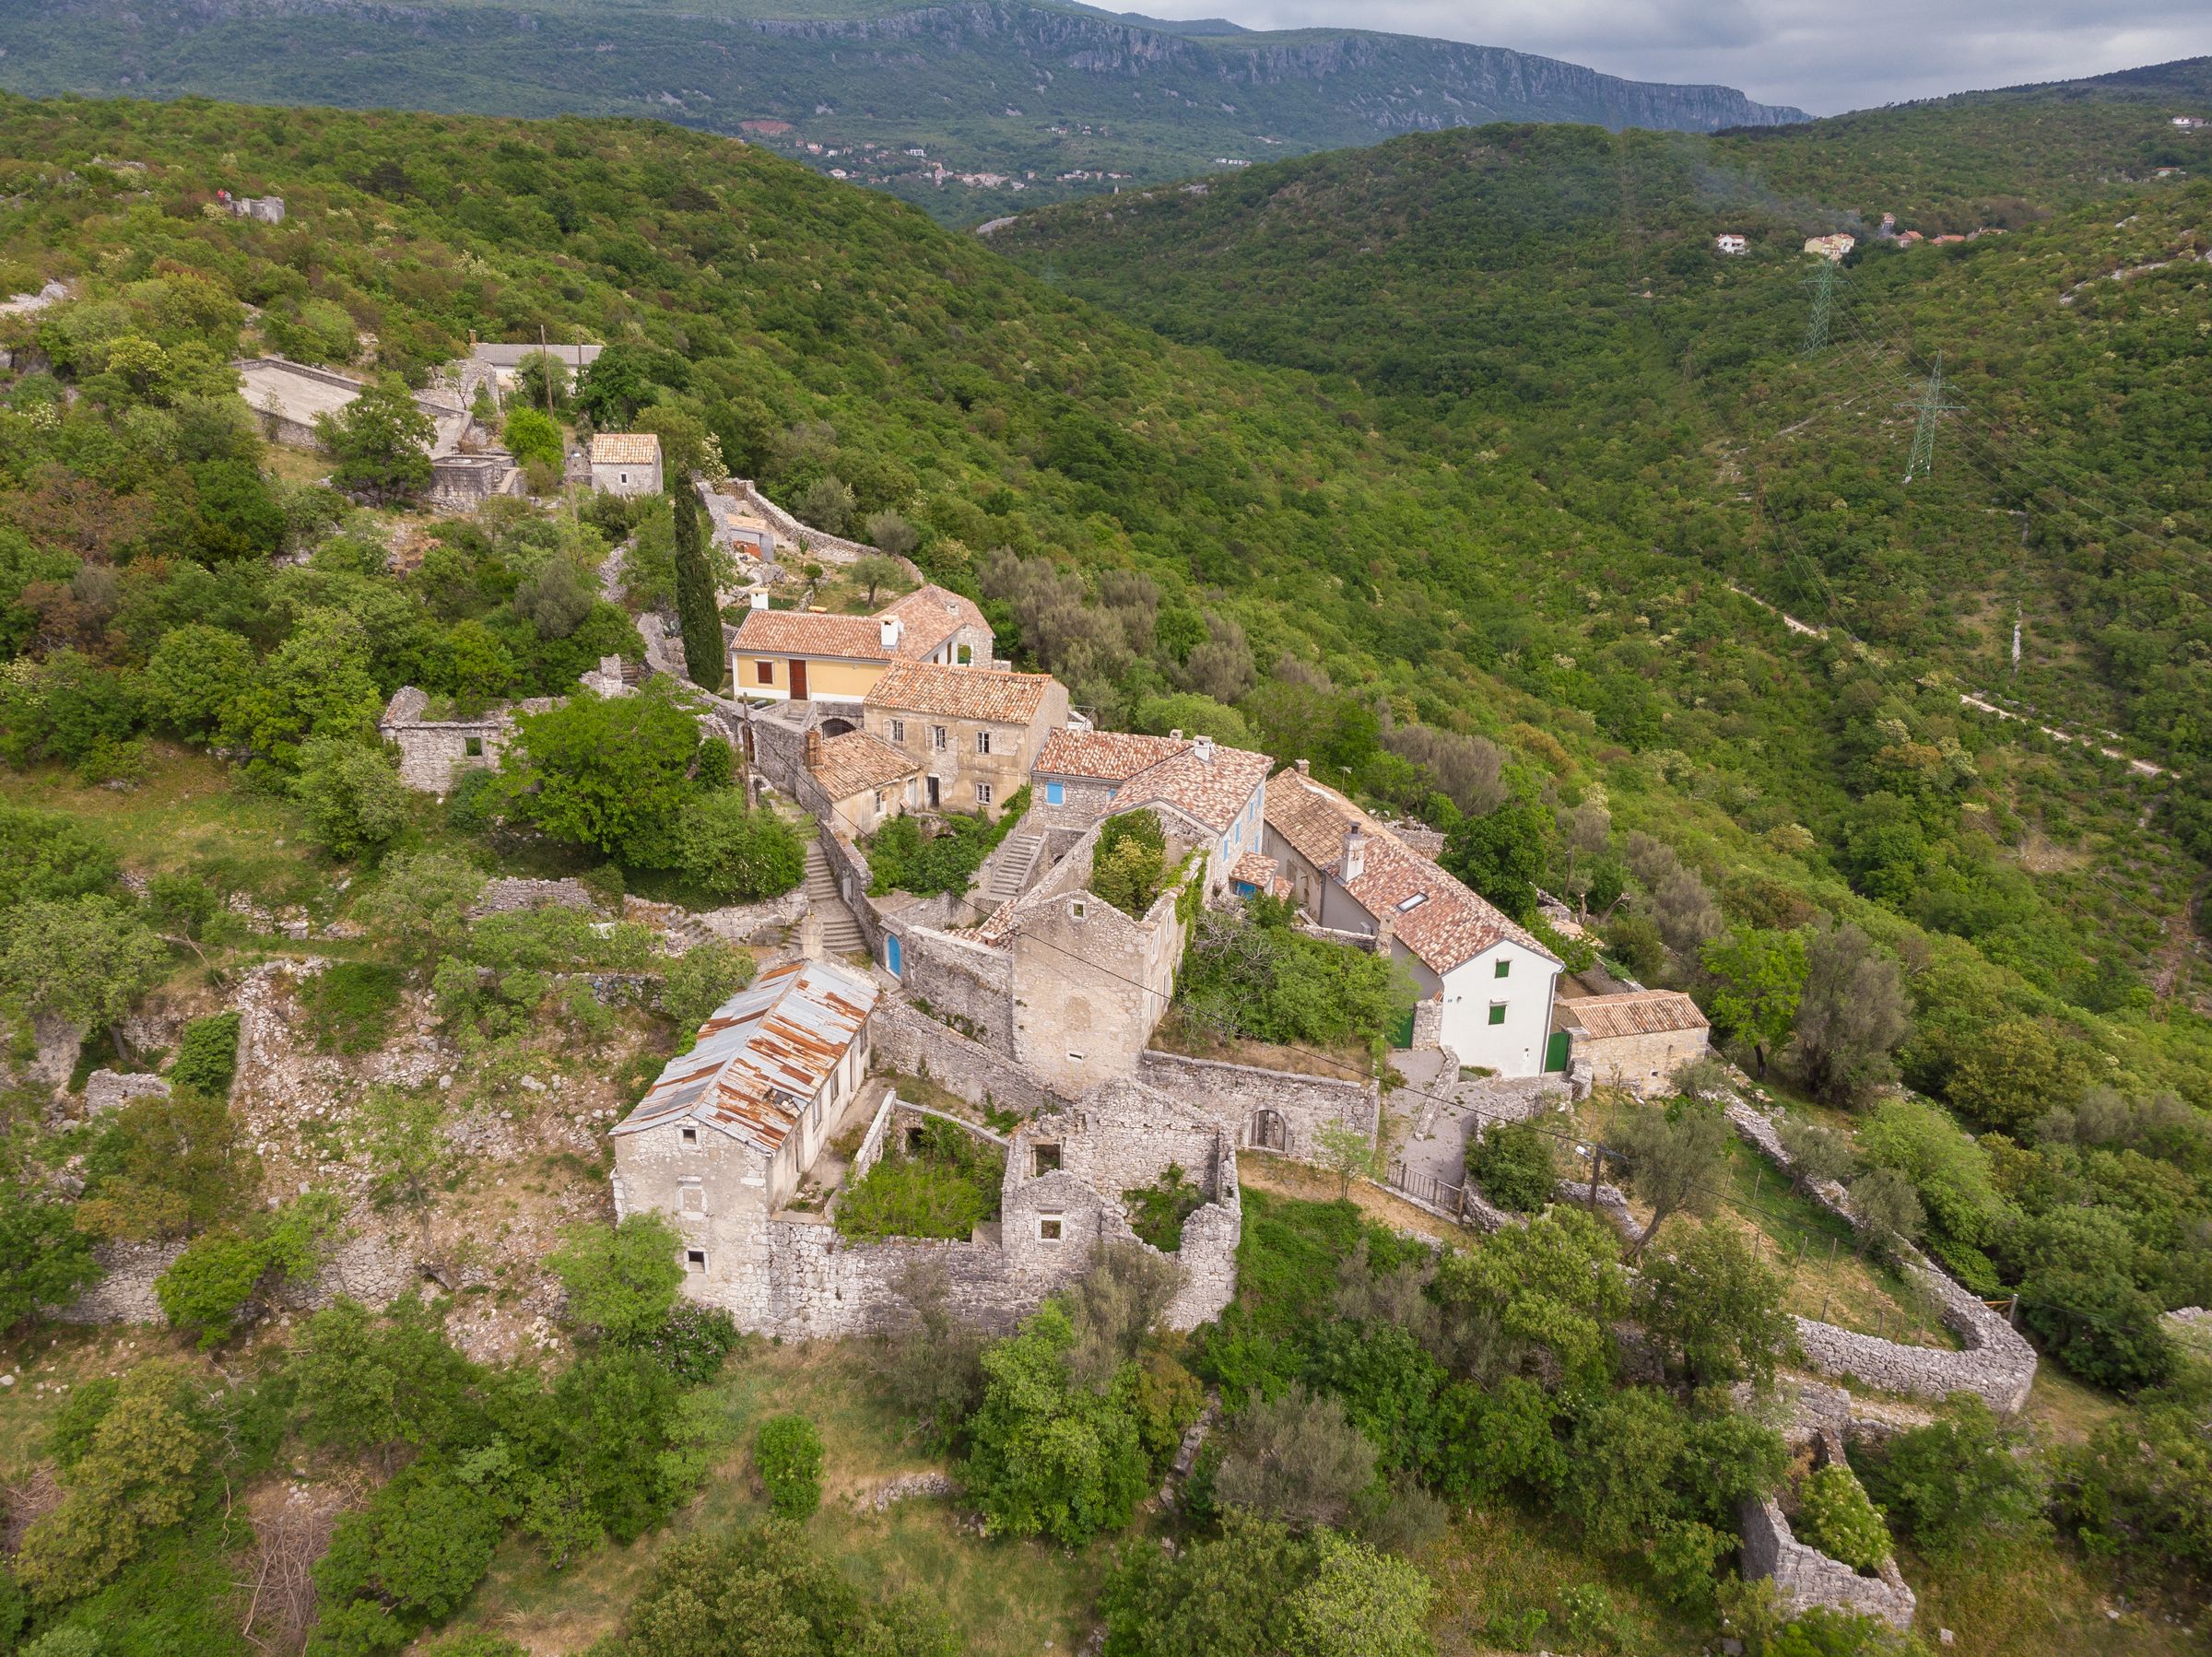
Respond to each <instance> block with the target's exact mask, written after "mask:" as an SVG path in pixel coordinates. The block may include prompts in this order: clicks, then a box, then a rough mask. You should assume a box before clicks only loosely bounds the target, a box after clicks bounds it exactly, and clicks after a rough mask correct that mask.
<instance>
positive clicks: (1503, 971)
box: [1495, 956, 1513, 978]
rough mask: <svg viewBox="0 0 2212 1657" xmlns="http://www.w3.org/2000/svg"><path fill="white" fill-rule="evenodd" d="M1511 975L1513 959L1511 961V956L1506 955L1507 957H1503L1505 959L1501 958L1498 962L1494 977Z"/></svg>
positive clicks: (1508, 976) (1509, 976)
mask: <svg viewBox="0 0 2212 1657" xmlns="http://www.w3.org/2000/svg"><path fill="white" fill-rule="evenodd" d="M1512 975H1513V961H1512V957H1511V956H1508V957H1506V958H1505V959H1503V960H1501V961H1500V962H1499V963H1498V970H1497V972H1496V974H1495V976H1496V977H1499V978H1511V977H1512Z"/></svg>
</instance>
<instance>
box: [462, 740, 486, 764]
mask: <svg viewBox="0 0 2212 1657" xmlns="http://www.w3.org/2000/svg"><path fill="white" fill-rule="evenodd" d="M461 751H462V752H463V753H464V754H465V755H467V756H468V757H469V758H471V759H481V758H484V739H483V738H482V737H481V736H464V737H463V738H462V739H461Z"/></svg>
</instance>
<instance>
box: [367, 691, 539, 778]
mask: <svg viewBox="0 0 2212 1657" xmlns="http://www.w3.org/2000/svg"><path fill="white" fill-rule="evenodd" d="M429 702H430V699H429V694H428V693H427V692H425V691H422V690H418V689H417V688H416V687H414V686H412V685H408V686H405V687H402V688H400V689H399V690H397V691H395V692H394V694H393V697H392V699H391V701H390V702H388V703H387V704H385V707H384V712H383V717H382V719H380V720H378V721H377V726H376V728H377V732H378V734H380V735H382V737H383V739H384V740H385V741H386V742H388V743H390V744H391V745H392V746H394V748H396V749H397V750H398V751H399V780H400V781H402V782H405V783H406V785H407V786H408V787H409V788H412V789H414V790H416V791H417V792H418V793H429V794H445V793H452V792H453V781H454V779H455V778H456V777H458V776H459V775H460V774H461V773H462V772H463V771H467V770H486V769H488V768H489V767H492V766H495V765H497V764H499V762H500V751H501V750H502V749H504V748H505V747H506V746H507V745H508V744H509V743H510V742H512V741H513V740H514V720H513V718H512V715H511V714H510V712H509V711H508V710H506V709H504V708H502V709H500V710H498V711H492V712H488V713H485V714H484V715H482V716H481V717H479V718H477V719H435V720H426V719H424V718H423V717H422V715H423V711H424V710H425V709H427V708H428V707H429Z"/></svg>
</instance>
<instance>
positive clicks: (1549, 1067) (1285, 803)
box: [1266, 770, 1568, 1076]
mask: <svg viewBox="0 0 2212 1657" xmlns="http://www.w3.org/2000/svg"><path fill="white" fill-rule="evenodd" d="M1266 825H1267V838H1266V852H1267V854H1268V855H1269V856H1270V857H1271V858H1273V859H1274V860H1275V863H1276V864H1277V866H1278V867H1279V868H1280V870H1281V873H1282V876H1283V878H1284V879H1286V880H1287V881H1288V884H1289V887H1290V890H1291V893H1292V895H1293V899H1294V901H1296V902H1297V904H1298V905H1299V907H1300V909H1301V910H1303V911H1305V913H1306V914H1307V915H1308V916H1310V917H1311V918H1312V921H1313V922H1314V923H1316V924H1317V925H1319V926H1321V927H1322V928H1324V929H1325V930H1327V931H1331V932H1336V933H1343V934H1353V935H1358V936H1365V937H1369V938H1371V939H1373V940H1374V944H1373V947H1375V948H1376V949H1378V950H1380V949H1382V948H1385V947H1387V948H1388V949H1389V950H1390V953H1391V955H1392V957H1393V958H1394V959H1396V960H1399V961H1403V962H1404V963H1405V964H1406V968H1407V970H1409V971H1410V972H1411V973H1412V975H1413V977H1414V980H1415V981H1416V983H1417V984H1418V986H1419V990H1420V1000H1419V1001H1418V1002H1417V1003H1416V1004H1415V1006H1414V1026H1413V1044H1414V1045H1415V1046H1417V1047H1430V1048H1433V1047H1442V1048H1448V1049H1450V1050H1451V1051H1452V1052H1453V1053H1454V1054H1455V1055H1457V1057H1458V1060H1459V1062H1460V1063H1461V1064H1474V1065H1483V1066H1486V1067H1488V1069H1491V1070H1494V1071H1496V1072H1497V1073H1498V1074H1499V1075H1504V1076H1532V1075H1542V1074H1544V1073H1545V1072H1547V1071H1553V1070H1559V1071H1563V1070H1565V1069H1566V1068H1567V1064H1568V1052H1567V1049H1568V1043H1567V1041H1565V1040H1553V1038H1552V1028H1551V1026H1552V1000H1553V993H1554V989H1555V986H1556V984H1557V982H1558V979H1559V968H1560V963H1559V958H1558V957H1557V956H1555V955H1553V954H1552V953H1551V951H1550V950H1548V949H1547V948H1545V946H1543V945H1542V944H1541V943H1539V942H1538V941H1537V940H1536V939H1535V937H1534V936H1533V935H1532V934H1529V933H1528V932H1527V931H1525V930H1524V929H1523V928H1522V927H1520V926H1519V925H1516V924H1515V923H1513V922H1512V921H1511V920H1509V919H1508V918H1507V917H1506V916H1505V915H1504V914H1503V913H1502V912H1500V911H1499V910H1498V909H1497V908H1496V906H1494V905H1493V904H1490V903H1488V902H1487V901H1485V900H1484V899H1482V898H1481V897H1479V896H1478V895H1477V894H1476V893H1475V892H1473V891H1472V890H1470V889H1469V888H1468V887H1466V886H1465V884H1463V883H1462V882H1461V881H1459V880H1457V879H1456V878H1454V877H1453V876H1451V875H1449V874H1446V873H1445V872H1444V871H1443V870H1442V869H1441V868H1440V867H1438V866H1437V865H1436V864H1433V863H1431V862H1430V861H1429V859H1427V858H1425V857H1423V856H1421V855H1419V854H1418V852H1414V851H1413V850H1411V849H1410V848H1409V847H1407V846H1406V844H1405V843H1404V842H1403V841H1402V840H1399V839H1398V838H1397V836H1396V835H1394V834H1393V833H1392V832H1391V831H1390V830H1389V829H1388V828H1385V827H1383V825H1382V824H1381V823H1379V822H1377V821H1376V820H1375V819H1374V818H1373V817H1370V816H1369V815H1368V814H1367V813H1366V812H1364V811H1362V810H1360V809H1359V806H1357V805H1353V804H1352V803H1351V801H1349V800H1347V799H1346V798H1345V797H1344V795H1342V794H1340V793H1337V792H1336V791H1335V789H1333V788H1328V787H1324V785H1323V784H1321V783H1319V782H1316V781H1313V779H1312V777H1310V776H1307V775H1306V774H1305V773H1304V771H1303V770H1287V771H1284V772H1281V773H1280V774H1278V775H1277V777H1275V778H1274V780H1273V781H1270V782H1269V783H1268V784H1267V801H1266Z"/></svg>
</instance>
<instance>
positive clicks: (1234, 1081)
mask: <svg viewBox="0 0 2212 1657" xmlns="http://www.w3.org/2000/svg"><path fill="white" fill-rule="evenodd" d="M1136 1076H1137V1079H1138V1080H1139V1081H1141V1082H1146V1083H1148V1084H1149V1085H1151V1086H1152V1087H1159V1088H1161V1089H1163V1090H1165V1091H1167V1092H1169V1093H1171V1094H1173V1095H1174V1096H1175V1097H1176V1098H1177V1099H1182V1100H1186V1101H1188V1102H1190V1103H1192V1104H1194V1105H1195V1106H1198V1107H1200V1108H1202V1109H1203V1110H1204V1111H1206V1115H1207V1117H1208V1119H1209V1120H1210V1121H1212V1122H1214V1123H1215V1124H1216V1125H1217V1126H1218V1127H1219V1128H1220V1129H1221V1130H1222V1132H1224V1133H1226V1134H1229V1135H1230V1140H1231V1141H1232V1142H1233V1143H1235V1144H1237V1145H1242V1146H1253V1145H1257V1144H1259V1143H1261V1141H1260V1140H1259V1139H1258V1138H1257V1137H1255V1134H1254V1128H1255V1123H1256V1122H1257V1121H1258V1118H1259V1114H1260V1112H1261V1111H1274V1112H1275V1113H1276V1114H1277V1115H1278V1116H1280V1117H1281V1118H1282V1119H1283V1122H1284V1125H1285V1127H1286V1129H1287V1131H1288V1144H1287V1145H1284V1146H1279V1147H1277V1146H1269V1147H1268V1148H1270V1149H1277V1148H1279V1149H1281V1150H1282V1151H1283V1153H1284V1154H1285V1155H1287V1156H1291V1157H1296V1158H1300V1159H1302V1160H1305V1161H1309V1162H1310V1161H1312V1160H1313V1159H1314V1158H1316V1157H1317V1156H1318V1155H1319V1151H1320V1146H1319V1145H1318V1143H1317V1141H1316V1139H1315V1137H1314V1136H1315V1135H1316V1134H1318V1133H1319V1132H1320V1131H1321V1130H1322V1129H1323V1128H1326V1127H1348V1128H1353V1129H1356V1130H1357V1131H1359V1133H1362V1134H1366V1135H1367V1136H1368V1137H1369V1139H1372V1138H1373V1137H1374V1134H1375V1128H1376V1124H1377V1123H1378V1122H1380V1121H1381V1119H1382V1094H1381V1092H1380V1090H1379V1089H1378V1088H1377V1087H1376V1085H1375V1084H1374V1083H1373V1082H1371V1081H1369V1082H1355V1081H1351V1080H1349V1079H1347V1078H1344V1077H1337V1076H1320V1075H1303V1074H1301V1073H1300V1072H1297V1071H1290V1070H1267V1069H1263V1068H1261V1067H1259V1066H1256V1065H1252V1064H1223V1063H1221V1062H1219V1061H1218V1060H1214V1059H1194V1058H1190V1057H1187V1056H1185V1055H1184V1054H1182V1053H1171V1052H1159V1050H1158V1049H1154V1048H1147V1050H1146V1051H1145V1052H1142V1053H1140V1054H1139V1055H1138V1057H1137V1065H1136Z"/></svg>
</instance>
